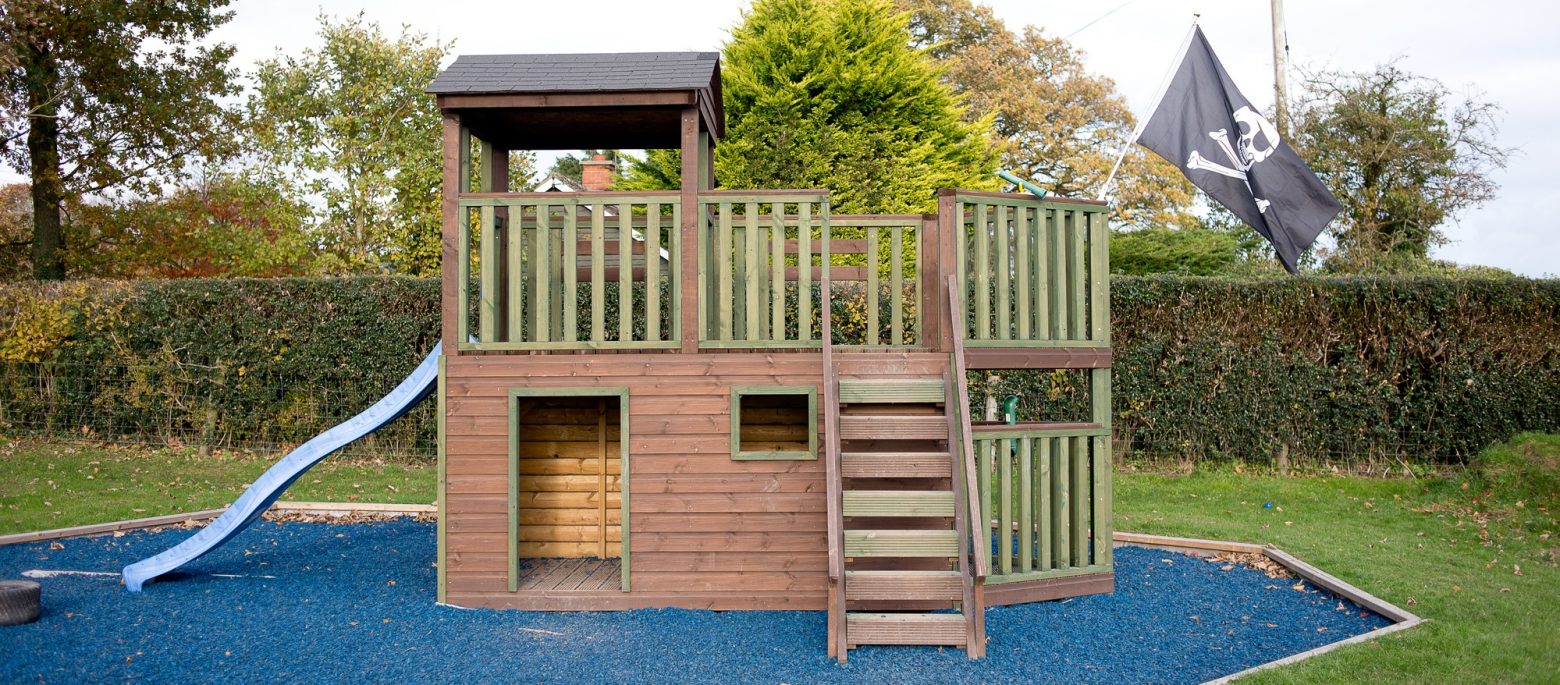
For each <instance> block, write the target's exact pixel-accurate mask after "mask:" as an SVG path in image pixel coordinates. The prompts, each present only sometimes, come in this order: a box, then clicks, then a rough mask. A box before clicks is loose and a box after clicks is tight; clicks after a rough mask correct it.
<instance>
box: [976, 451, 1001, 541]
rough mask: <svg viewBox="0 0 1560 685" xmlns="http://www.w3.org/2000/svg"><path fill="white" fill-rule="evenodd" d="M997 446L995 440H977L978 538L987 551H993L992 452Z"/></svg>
mask: <svg viewBox="0 0 1560 685" xmlns="http://www.w3.org/2000/svg"><path fill="white" fill-rule="evenodd" d="M995 446H996V441H995V440H977V441H976V442H975V447H976V448H978V451H977V452H976V455H975V458H976V461H977V463H976V465H975V472H976V473H977V474H979V478H978V482H977V483H976V486H977V489H978V490H979V492H980V527H979V528H978V529H977V530H978V531H979V533H978V538H979V540H980V544H981V546H982V547H983V548H985V549H991V514H992V511H991V509H992V502H991V478H992V475H993V474H992V472H991V466H992V464H991V451H992V449H993V448H994V447H995Z"/></svg>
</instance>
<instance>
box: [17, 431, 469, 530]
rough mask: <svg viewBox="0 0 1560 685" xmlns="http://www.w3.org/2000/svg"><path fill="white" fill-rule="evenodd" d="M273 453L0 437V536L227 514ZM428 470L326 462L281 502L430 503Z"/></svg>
mask: <svg viewBox="0 0 1560 685" xmlns="http://www.w3.org/2000/svg"><path fill="white" fill-rule="evenodd" d="M279 458H280V455H276V454H263V455H256V454H249V453H240V452H215V453H212V454H210V455H208V456H204V457H202V456H200V454H199V453H197V452H196V451H195V450H193V449H188V448H168V449H151V448H145V447H112V446H109V447H103V446H92V445H78V444H60V443H47V442H45V443H40V442H31V441H21V440H7V439H5V438H0V535H4V534H6V533H21V532H26V531H33V530H43V529H47V528H65V527H68V526H80V525H85V524H89V523H104V522H107V521H119V520H123V519H133V518H145V517H148V516H160V515H163V514H176V513H180V512H186V511H199V510H201V509H215V508H218V507H223V506H227V505H228V504H230V503H231V502H232V501H233V500H234V499H235V498H237V497H238V495H239V494H240V493H242V492H243V491H244V488H245V486H247V485H248V484H249V483H250V482H251V481H253V480H254V479H255V478H256V477H257V476H259V475H260V474H261V473H262V472H264V471H265V470H266V468H268V467H269V466H271V464H272V463H274V462H275V460H277V459H279ZM437 479H438V476H437V474H436V472H435V470H434V468H433V467H432V466H408V465H400V464H395V465H390V464H376V463H364V462H334V461H332V460H329V459H327V460H326V461H325V462H324V463H322V464H320V465H319V466H316V467H315V468H314V469H312V470H310V471H309V472H308V473H307V474H305V475H304V476H303V478H302V479H300V480H299V481H298V482H297V483H295V484H293V486H292V488H291V489H289V490H288V491H287V493H286V494H285V495H284V496H283V497H282V499H283V500H285V501H295V502H383V503H395V504H430V503H432V502H433V501H434V499H435V495H434V492H435V485H436V481H437Z"/></svg>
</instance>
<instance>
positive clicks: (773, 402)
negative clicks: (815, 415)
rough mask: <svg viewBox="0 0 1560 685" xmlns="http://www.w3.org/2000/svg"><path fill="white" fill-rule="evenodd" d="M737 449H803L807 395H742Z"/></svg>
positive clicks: (804, 450) (788, 450)
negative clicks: (738, 446)
mask: <svg viewBox="0 0 1560 685" xmlns="http://www.w3.org/2000/svg"><path fill="white" fill-rule="evenodd" d="M741 423H742V425H741V432H740V436H741V443H740V445H741V446H740V449H741V450H742V451H744V452H806V451H807V396H806V395H744V396H743V397H742V418H741Z"/></svg>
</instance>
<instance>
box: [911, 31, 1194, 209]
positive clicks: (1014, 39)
mask: <svg viewBox="0 0 1560 685" xmlns="http://www.w3.org/2000/svg"><path fill="white" fill-rule="evenodd" d="M896 4H897V6H898V7H899V8H900V9H902V10H904V11H907V12H909V13H910V17H911V19H910V29H911V36H912V43H913V44H914V45H916V46H917V47H921V48H923V49H925V50H926V51H927V52H928V54H930V55H932V56H933V57H934V58H936V59H937V61H938V63H939V64H940V65H941V66H942V67H943V80H944V81H945V82H947V83H948V84H949V85H950V86H952V87H953V89H954V90H955V91H957V92H958V93H960V94H961V95H963V96H964V98H965V100H966V101H967V102H968V103H969V110H968V112H967V114H966V118H969V119H972V120H973V119H975V118H978V117H985V116H989V117H991V118H992V120H993V122H994V124H995V131H996V135H997V137H998V139H999V141H1000V143H1001V145H1002V164H1003V166H1005V167H1006V168H1008V169H1011V170H1013V171H1015V172H1017V173H1018V174H1019V175H1020V176H1023V177H1026V178H1031V179H1035V180H1036V181H1038V184H1039V185H1040V186H1041V187H1044V188H1045V189H1046V190H1048V191H1049V192H1051V193H1054V194H1057V195H1062V196H1068V197H1093V196H1094V195H1095V194H1096V193H1097V192H1098V191H1099V188H1100V186H1101V184H1103V183H1104V181H1105V177H1106V176H1107V175H1108V174H1109V173H1110V169H1111V166H1112V165H1113V164H1114V162H1115V160H1116V156H1117V155H1118V154H1119V153H1120V151H1121V148H1122V145H1123V142H1122V141H1124V140H1125V139H1126V138H1127V136H1128V135H1129V134H1130V132H1131V130H1132V128H1133V126H1134V125H1135V122H1134V120H1133V116H1132V112H1131V110H1130V109H1129V108H1128V107H1127V103H1126V100H1125V99H1124V98H1122V96H1121V95H1120V94H1119V93H1117V92H1116V85H1115V83H1114V82H1112V81H1111V80H1110V79H1108V78H1105V77H1103V76H1098V75H1095V74H1091V73H1089V71H1088V68H1087V65H1086V64H1085V62H1084V54H1083V53H1082V52H1081V51H1079V50H1078V49H1076V48H1074V47H1073V46H1072V45H1071V44H1070V43H1068V42H1067V41H1066V40H1064V39H1062V38H1058V37H1055V36H1050V35H1047V34H1046V33H1045V32H1044V31H1042V30H1041V29H1040V28H1038V27H1035V26H1026V27H1024V29H1023V31H1022V32H1021V33H1014V32H1013V31H1011V30H1009V29H1008V28H1007V26H1006V24H1004V23H1003V21H1002V20H1001V19H998V18H997V17H996V15H995V14H993V13H992V11H991V9H990V8H989V7H986V6H983V5H976V4H974V3H972V2H970V0H896ZM1112 195H1113V200H1114V207H1115V212H1116V216H1115V218H1116V220H1117V222H1118V223H1120V224H1124V225H1128V226H1134V227H1165V226H1174V227H1194V226H1196V225H1197V218H1196V216H1195V215H1193V213H1192V212H1191V205H1192V200H1193V194H1192V186H1191V184H1190V183H1188V182H1187V181H1186V179H1185V178H1184V177H1183V176H1182V175H1181V174H1180V173H1179V171H1178V170H1177V169H1176V168H1175V167H1173V166H1171V165H1169V164H1167V163H1165V162H1164V161H1163V160H1160V159H1159V158H1157V157H1155V156H1154V155H1151V154H1147V153H1146V152H1145V151H1144V150H1142V149H1141V148H1138V147H1136V146H1134V147H1133V148H1132V149H1131V150H1129V151H1128V154H1127V158H1126V160H1125V161H1124V163H1123V165H1122V169H1121V171H1120V173H1119V174H1118V175H1117V177H1116V181H1115V185H1114V189H1113V192H1112Z"/></svg>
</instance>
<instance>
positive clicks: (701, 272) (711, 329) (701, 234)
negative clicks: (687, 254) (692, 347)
mask: <svg viewBox="0 0 1560 685" xmlns="http://www.w3.org/2000/svg"><path fill="white" fill-rule="evenodd" d="M692 209H693V211H696V212H698V220H697V223H698V230H697V231H695V232H694V235H695V237H696V238H697V240H695V241H694V242H695V243H697V244H696V245H695V247H694V249H696V250H698V254H697V255H696V257H697V260H698V268H697V269H694V273H692V274H687V276H688V277H690V278H696V279H698V290H699V292H698V297H695V298H694V299H696V300H698V303H697V305H696V306H697V307H698V308H699V316H698V319H699V330H698V331H697V333H695V334H696V335H698V336H699V338H700V339H712V338H714V336H715V326H714V322H713V321H712V320H711V319H710V300H713V299H715V298H714V297H713V291H711V290H710V288H711V287H713V286H714V284H713V283H710V282H709V281H710V279H709V273H710V269H712V268H714V266H713V265H712V263H711V262H710V248H711V247H712V246H711V245H710V242H711V241H712V240H714V238H715V236H713V235H712V234H711V233H710V231H711V229H712V227H711V225H710V209H709V203H707V202H704V201H702V200H701V201H700V202H699V203H698V204H697V205H695V206H694V207H693V208H692ZM676 225H677V226H681V225H682V224H676ZM681 232H682V231H680V230H673V231H672V234H673V235H676V234H678V233H681ZM678 292H681V291H678Z"/></svg>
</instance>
